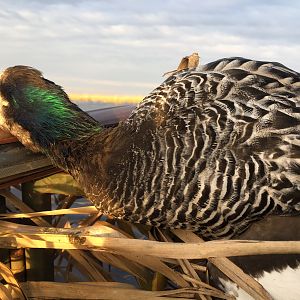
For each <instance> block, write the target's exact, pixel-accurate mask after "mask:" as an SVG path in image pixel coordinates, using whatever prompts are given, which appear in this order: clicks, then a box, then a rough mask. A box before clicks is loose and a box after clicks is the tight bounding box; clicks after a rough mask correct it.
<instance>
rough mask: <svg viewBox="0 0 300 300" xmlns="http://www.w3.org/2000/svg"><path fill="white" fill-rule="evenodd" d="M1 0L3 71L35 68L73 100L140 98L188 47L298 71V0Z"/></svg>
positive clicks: (211, 56) (207, 56)
mask: <svg viewBox="0 0 300 300" xmlns="http://www.w3.org/2000/svg"><path fill="white" fill-rule="evenodd" d="M0 5H1V10H0V51H1V52H0V53H1V55H0V66H1V69H3V68H6V67H8V66H12V65H17V64H23V65H30V66H33V67H35V68H37V69H40V70H41V71H42V72H43V73H44V75H45V76H46V77H47V78H49V79H51V80H53V81H55V82H56V83H58V84H60V85H62V86H63V87H64V89H65V90H66V91H67V93H69V94H71V97H72V99H75V100H79V99H80V98H83V99H85V100H86V98H87V95H93V97H92V96H91V97H90V99H94V100H102V101H104V102H137V101H139V100H141V99H142V98H143V96H146V95H147V94H148V93H149V92H150V91H151V90H152V89H154V88H155V87H156V86H157V85H158V84H160V83H161V82H162V81H163V78H162V74H163V73H165V72H166V71H170V70H173V69H175V68H176V67H177V65H178V63H179V61H180V59H181V58H182V57H183V56H186V55H189V54H191V53H192V52H199V54H200V56H201V63H202V64H204V63H207V62H209V61H212V60H216V59H219V58H222V57H226V56H244V57H248V58H255V59H259V60H272V61H279V62H281V63H283V64H285V65H287V66H288V67H290V68H293V69H295V70H300V61H299V53H300V32H299V30H298V29H299V28H300V18H299V15H300V2H299V1H297V0H295V1H266V0H251V1H247V0H245V1H237V0H214V1H192V0H181V1H174V0H173V1H171V0H166V1H159V0H152V1H139V0H126V1H124V0H109V1H105V0H103V1H101V0H86V1H80V0H60V1H56V0H52V1H38V0H14V1H7V0H0ZM76 98H77V99H76ZM88 99H89V98H88ZM96 106H99V104H96Z"/></svg>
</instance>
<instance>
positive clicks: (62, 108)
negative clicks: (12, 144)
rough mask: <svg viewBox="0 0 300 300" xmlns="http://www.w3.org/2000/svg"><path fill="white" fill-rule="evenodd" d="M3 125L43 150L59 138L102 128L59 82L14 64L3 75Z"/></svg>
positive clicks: (0, 83) (0, 119)
mask: <svg viewBox="0 0 300 300" xmlns="http://www.w3.org/2000/svg"><path fill="white" fill-rule="evenodd" d="M0 127H2V128H3V129H6V130H8V131H10V133H11V134H13V135H14V136H16V137H17V138H18V139H19V140H20V142H21V143H22V144H24V145H25V146H26V147H28V148H30V149H31V150H33V151H42V152H45V151H47V149H48V148H49V147H51V145H53V144H55V143H57V142H58V141H63V140H66V139H76V138H78V137H82V136H85V135H87V134H89V133H90V131H93V129H94V130H99V124H98V123H97V122H96V121H95V120H94V119H92V118H91V117H89V116H88V115H87V114H85V113H84V112H82V111H81V110H80V109H79V108H78V107H77V106H76V105H75V104H74V103H72V102H71V101H70V100H69V98H68V96H67V94H66V93H65V92H64V90H63V89H62V88H61V87H60V86H59V85H56V84H55V83H54V82H52V81H50V80H47V79H45V78H44V77H43V76H42V73H41V72H40V71H38V70H36V69H34V68H31V67H27V66H15V67H10V68H7V69H6V70H5V71H4V72H3V73H2V74H1V75H0Z"/></svg>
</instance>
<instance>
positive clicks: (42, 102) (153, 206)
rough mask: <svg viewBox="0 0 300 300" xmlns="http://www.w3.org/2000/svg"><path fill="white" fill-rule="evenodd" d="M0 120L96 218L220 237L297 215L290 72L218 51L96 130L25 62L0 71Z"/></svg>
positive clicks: (297, 91) (297, 96)
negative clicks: (72, 186) (70, 183)
mask: <svg viewBox="0 0 300 300" xmlns="http://www.w3.org/2000/svg"><path fill="white" fill-rule="evenodd" d="M0 93H1V99H0V126H1V127H2V128H5V129H6V130H9V131H10V132H11V133H12V134H13V135H15V136H16V137H17V138H18V139H19V140H20V141H21V143H23V144H24V145H25V146H26V147H28V148H30V149H31V150H33V151H39V152H43V153H44V154H46V155H47V156H48V157H50V158H51V159H52V161H53V163H54V164H55V165H57V166H59V167H60V168H62V169H63V170H65V171H67V172H69V173H70V174H71V175H72V176H73V177H74V178H75V180H76V181H77V182H78V183H79V185H80V186H81V187H82V188H83V190H84V192H85V193H86V196H87V197H88V199H90V200H91V201H92V202H93V203H94V205H95V206H96V207H97V208H98V209H99V211H101V212H102V213H103V214H107V215H111V216H114V217H116V218H123V219H125V220H128V221H130V222H134V223H142V224H148V225H153V226H161V227H169V228H183V229H189V230H193V231H196V232H198V233H200V234H201V235H202V236H203V237H204V238H206V239H218V238H230V237H234V236H238V235H239V234H241V233H242V232H244V231H245V230H246V229H247V228H248V227H249V225H250V224H251V223H252V222H254V221H257V220H259V219H262V218H263V217H265V216H268V215H285V216H292V215H299V212H300V200H299V199H300V197H299V196H300V135H299V131H300V74H299V73H297V72H295V71H293V70H291V69H288V68H287V67H285V66H283V65H281V64H279V63H272V62H263V61H254V60H250V59H245V58H225V59H220V60H217V61H215V62H212V63H209V64H206V65H203V66H200V67H198V68H194V69H184V70H180V71H178V72H176V73H175V74H173V75H172V76H170V77H169V78H167V79H166V80H165V81H164V82H163V83H162V84H161V85H160V86H159V87H158V88H156V89H155V90H154V91H152V92H151V93H150V94H149V96H147V97H145V98H144V100H143V101H142V102H141V103H140V104H139V105H138V106H137V108H136V109H135V110H134V111H133V112H132V113H131V115H130V117H129V118H128V119H127V120H126V121H124V122H121V123H120V124H119V125H118V126H116V127H114V128H109V129H107V128H106V129H105V128H102V127H101V125H99V123H98V122H96V121H95V120H94V119H93V118H91V117H90V116H88V115H87V114H86V113H85V112H83V111H82V110H80V109H79V108H78V107H77V106H76V105H75V104H73V103H72V102H71V101H70V100H69V98H68V96H67V94H66V93H65V92H64V91H63V89H62V88H61V87H60V86H58V85H56V84H55V83H54V82H52V81H50V80H48V79H45V78H43V76H42V73H41V72H40V71H38V70H36V69H34V68H31V67H26V66H15V67H10V68H8V69H6V70H5V71H4V72H3V73H2V74H1V77H0Z"/></svg>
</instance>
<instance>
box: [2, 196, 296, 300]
mask: <svg viewBox="0 0 300 300" xmlns="http://www.w3.org/2000/svg"><path fill="white" fill-rule="evenodd" d="M1 194H2V195H3V196H5V197H6V199H7V201H9V202H10V204H12V205H13V206H14V207H16V208H17V209H18V210H19V211H20V213H13V214H1V217H2V219H5V218H10V219H12V218H30V219H31V220H32V221H33V222H34V223H35V224H36V225H38V226H30V225H21V224H17V223H13V222H11V221H10V222H7V221H4V220H2V221H0V248H8V249H16V248H46V249H50V248H52V249H57V252H56V255H57V257H58V259H57V262H58V263H57V264H58V265H57V272H58V273H59V274H63V276H64V277H65V278H66V279H68V280H73V281H77V280H78V275H76V274H75V273H73V272H72V269H73V268H76V269H77V270H79V272H80V273H81V275H82V276H81V278H85V280H86V282H84V283H80V282H69V283H58V282H25V283H21V284H19V283H18V282H17V281H16V279H15V277H14V275H13V274H12V272H11V271H10V269H9V268H8V267H7V266H5V265H3V264H1V265H0V274H1V276H2V277H3V279H4V280H5V282H6V284H0V298H1V299H26V298H25V297H27V298H37V299H51V298H52V299H53V298H54V299H174V298H180V299H207V300H208V299H212V297H218V298H220V299H234V297H233V296H231V295H225V294H224V293H223V292H222V291H219V290H218V289H216V288H214V287H212V286H211V285H210V284H209V282H208V281H206V280H205V278H206V276H205V274H206V273H207V269H206V264H205V263H204V264H201V265H199V264H197V262H198V260H199V259H208V260H209V261H210V262H211V263H212V264H214V265H215V266H216V267H217V268H218V269H219V270H221V271H222V272H223V273H224V274H226V275H227V276H228V277H229V278H230V279H231V280H232V281H234V282H235V283H236V284H237V285H238V286H240V287H241V288H242V289H244V290H245V291H246V292H247V293H248V294H250V295H251V296H252V297H254V299H271V297H270V295H269V294H268V293H267V292H266V291H265V290H264V288H263V287H262V286H261V285H260V284H259V283H257V282H256V281H255V280H254V279H253V278H251V277H250V276H248V275H246V274H245V273H244V272H243V271H242V270H241V269H240V268H238V267H237V266H236V265H234V264H233V263H232V262H231V261H230V260H228V259H227V258H226V256H237V255H238V256H241V255H253V254H270V253H300V242H261V241H210V242H204V241H203V240H201V238H200V237H198V236H197V235H195V234H194V233H192V232H189V231H184V230H173V231H172V232H166V231H161V230H156V234H154V235H153V233H152V232H151V230H150V228H148V227H145V226H133V225H131V224H128V223H126V222H122V221H115V220H109V219H107V222H104V221H98V219H99V213H98V212H97V211H96V210H95V208H94V207H91V206H88V207H82V208H66V207H68V206H69V204H70V203H73V201H74V199H72V198H70V197H69V198H68V197H65V198H64V199H63V200H64V201H61V203H63V204H59V205H58V208H60V209H57V210H53V211H43V212H34V211H32V210H31V209H30V208H29V207H28V206H27V205H25V204H24V203H23V202H22V201H21V200H20V199H19V198H18V197H16V196H15V195H14V194H13V193H11V192H10V191H1ZM69 214H70V215H75V214H80V215H82V220H81V221H80V223H79V224H76V226H74V225H73V227H72V228H70V222H71V221H70V220H69V219H68V215H69ZM45 216H58V217H57V218H59V219H56V220H55V221H54V222H53V224H56V225H57V226H60V227H53V226H51V224H49V223H48V222H47V221H46V220H45V219H44V218H43V217H45ZM154 236H155V237H154ZM141 238H142V239H141ZM145 238H147V239H145ZM178 239H180V240H181V241H182V242H178ZM175 240H176V242H175ZM64 259H67V260H68V265H67V266H66V267H65V268H64V267H63V266H62V265H61V262H62V261H63V260H64ZM194 260H197V261H194ZM114 270H121V271H122V272H123V273H125V274H127V275H126V276H130V277H131V278H132V279H135V280H136V287H134V286H132V285H128V284H124V283H121V282H113V281H115V280H118V279H116V278H117V277H118V276H120V275H118V274H119V273H120V271H117V272H116V271H114ZM116 274H117V275H116ZM88 280H89V281H91V282H87V281H88ZM122 280H123V279H122ZM171 287H172V289H171V290H170V288H171ZM166 289H167V290H166ZM159 290H161V291H159ZM25 295H26V296H25Z"/></svg>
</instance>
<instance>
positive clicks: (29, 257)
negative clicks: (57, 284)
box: [22, 182, 54, 281]
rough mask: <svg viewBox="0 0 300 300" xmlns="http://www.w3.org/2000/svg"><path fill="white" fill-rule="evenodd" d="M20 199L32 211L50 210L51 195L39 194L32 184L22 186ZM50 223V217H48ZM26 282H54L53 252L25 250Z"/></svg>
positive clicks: (48, 250) (47, 250)
mask: <svg viewBox="0 0 300 300" xmlns="http://www.w3.org/2000/svg"><path fill="white" fill-rule="evenodd" d="M22 199H23V201H24V203H25V204H27V205H28V206H30V207H31V208H32V209H33V210H37V211H40V210H50V209H51V195H50V194H41V193H38V192H36V191H35V190H34V182H27V183H23V184H22ZM47 218H48V220H47V221H48V222H49V223H51V217H50V216H48V217H47ZM25 258H26V277H27V280H38V281H52V280H54V250H51V249H25Z"/></svg>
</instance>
